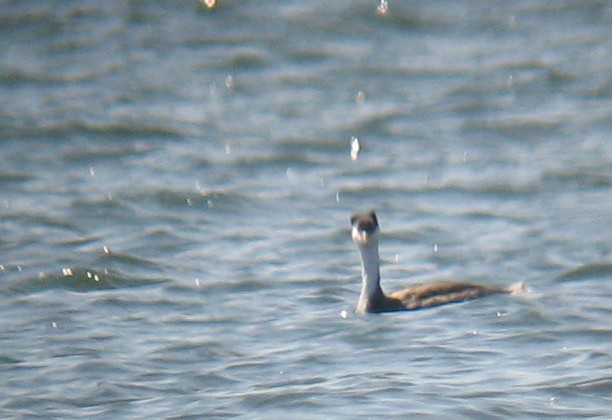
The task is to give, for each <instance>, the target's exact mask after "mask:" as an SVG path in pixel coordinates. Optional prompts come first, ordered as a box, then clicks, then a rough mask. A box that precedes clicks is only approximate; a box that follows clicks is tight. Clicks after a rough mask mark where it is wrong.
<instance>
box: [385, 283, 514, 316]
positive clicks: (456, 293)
mask: <svg viewBox="0 0 612 420" xmlns="http://www.w3.org/2000/svg"><path fill="white" fill-rule="evenodd" d="M506 292H507V291H506V290H504V289H499V288H494V287H488V286H481V285H475V284H470V283H450V282H440V283H432V284H426V285H422V286H416V287H411V288H409V289H405V290H401V291H398V292H394V293H391V294H390V295H389V297H390V298H392V299H398V300H400V301H402V302H403V304H404V305H405V307H406V309H418V308H429V307H432V306H438V305H444V304H445V303H452V302H461V301H464V300H469V299H475V298H478V297H481V296H486V295H490V294H493V293H506Z"/></svg>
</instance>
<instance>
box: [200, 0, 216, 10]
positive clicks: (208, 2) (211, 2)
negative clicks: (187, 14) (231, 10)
mask: <svg viewBox="0 0 612 420" xmlns="http://www.w3.org/2000/svg"><path fill="white" fill-rule="evenodd" d="M202 4H203V5H204V6H206V7H208V8H209V9H214V8H215V6H216V5H217V0H202Z"/></svg>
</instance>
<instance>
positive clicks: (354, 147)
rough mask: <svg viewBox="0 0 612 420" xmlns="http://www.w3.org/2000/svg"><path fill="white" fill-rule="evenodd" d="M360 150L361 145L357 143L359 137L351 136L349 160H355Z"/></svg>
mask: <svg viewBox="0 0 612 420" xmlns="http://www.w3.org/2000/svg"><path fill="white" fill-rule="evenodd" d="M360 150H361V145H360V144H359V139H358V138H357V137H351V160H353V161H355V160H357V159H359V151H360Z"/></svg>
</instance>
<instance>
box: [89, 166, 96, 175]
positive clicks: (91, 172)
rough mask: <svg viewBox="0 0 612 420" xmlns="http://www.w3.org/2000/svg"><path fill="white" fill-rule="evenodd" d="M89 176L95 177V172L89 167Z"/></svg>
mask: <svg viewBox="0 0 612 420" xmlns="http://www.w3.org/2000/svg"><path fill="white" fill-rule="evenodd" d="M89 175H91V176H96V171H95V170H94V168H93V166H90V167H89Z"/></svg>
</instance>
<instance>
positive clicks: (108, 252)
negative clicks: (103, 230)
mask: <svg viewBox="0 0 612 420" xmlns="http://www.w3.org/2000/svg"><path fill="white" fill-rule="evenodd" d="M102 250H103V251H104V253H105V254H110V253H111V251H110V248H109V247H107V246H103V247H102Z"/></svg>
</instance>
